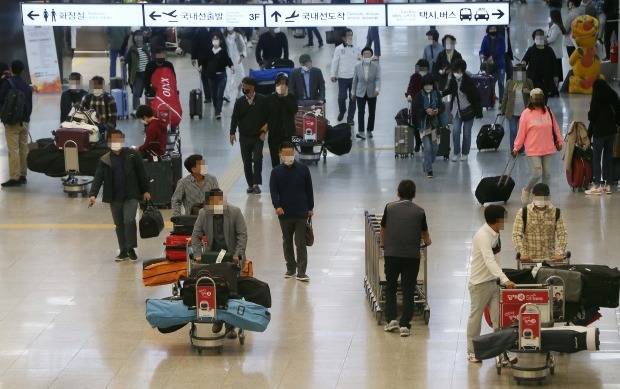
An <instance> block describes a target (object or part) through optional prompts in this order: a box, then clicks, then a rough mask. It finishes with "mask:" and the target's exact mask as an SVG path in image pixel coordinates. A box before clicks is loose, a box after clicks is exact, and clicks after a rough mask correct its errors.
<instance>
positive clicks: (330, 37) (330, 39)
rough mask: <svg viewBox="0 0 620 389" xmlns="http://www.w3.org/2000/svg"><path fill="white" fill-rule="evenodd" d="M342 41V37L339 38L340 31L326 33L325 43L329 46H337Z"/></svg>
mask: <svg viewBox="0 0 620 389" xmlns="http://www.w3.org/2000/svg"><path fill="white" fill-rule="evenodd" d="M341 41H342V37H341V36H338V31H335V30H334V29H333V28H332V29H331V30H329V31H325V43H327V44H328V45H335V44H337V43H340V42H341Z"/></svg>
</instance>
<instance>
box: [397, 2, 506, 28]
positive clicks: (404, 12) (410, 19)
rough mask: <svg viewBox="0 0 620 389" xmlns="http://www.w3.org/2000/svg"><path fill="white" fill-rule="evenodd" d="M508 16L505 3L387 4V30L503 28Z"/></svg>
mask: <svg viewBox="0 0 620 389" xmlns="http://www.w3.org/2000/svg"><path fill="white" fill-rule="evenodd" d="M509 15H510V4H509V3H508V2H502V3H496V2H490V3H420V4H387V25H388V26H390V27H396V26H486V25H507V24H508V23H509V21H510V18H509Z"/></svg>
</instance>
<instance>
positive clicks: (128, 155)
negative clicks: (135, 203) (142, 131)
mask: <svg viewBox="0 0 620 389" xmlns="http://www.w3.org/2000/svg"><path fill="white" fill-rule="evenodd" d="M110 153H111V151H110ZM110 153H107V154H105V155H104V156H103V157H101V159H100V160H99V165H97V171H96V172H95V178H94V179H93V183H92V185H91V187H90V193H89V194H88V196H89V197H90V196H95V197H97V195H98V194H99V190H100V189H101V185H103V196H102V199H101V201H103V202H104V203H111V202H112V201H114V178H113V173H112V161H111V157H110ZM121 154H122V156H123V166H124V168H125V184H126V188H125V193H126V194H127V199H133V200H142V196H143V195H144V193H145V192H149V191H150V190H151V189H150V185H149V179H148V177H147V175H146V170H145V168H144V161H143V160H142V156H141V155H140V152H139V151H137V150H134V149H131V148H127V147H125V148H123V149H122V151H121Z"/></svg>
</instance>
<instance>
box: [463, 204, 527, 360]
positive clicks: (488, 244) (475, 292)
mask: <svg viewBox="0 0 620 389" xmlns="http://www.w3.org/2000/svg"><path fill="white" fill-rule="evenodd" d="M484 220H485V221H486V223H485V224H484V225H483V226H482V227H480V229H479V230H478V232H476V235H474V239H473V242H472V247H471V266H470V273H469V284H468V289H469V296H470V298H471V311H470V313H469V319H468V320H467V360H468V361H469V362H474V363H479V362H480V360H479V359H477V358H476V356H475V354H474V345H473V339H474V338H475V337H476V336H479V335H480V329H481V326H482V315H483V314H484V309H485V308H486V307H489V310H490V312H491V318H492V320H493V327H494V328H495V327H496V326H497V324H498V323H497V318H498V317H499V312H498V309H499V288H498V287H497V279H498V278H499V280H500V283H501V285H503V286H504V287H506V288H509V289H512V288H515V287H516V285H515V283H514V282H512V281H510V280H509V279H508V277H506V275H505V274H504V272H502V269H501V268H500V266H499V263H498V258H497V254H499V252H500V251H501V249H502V242H501V240H500V236H499V232H500V231H501V230H503V229H504V222H505V220H506V209H505V208H504V207H502V206H501V205H489V206H488V207H486V208H485V210H484ZM511 362H512V363H516V361H515V360H514V359H512V358H511Z"/></svg>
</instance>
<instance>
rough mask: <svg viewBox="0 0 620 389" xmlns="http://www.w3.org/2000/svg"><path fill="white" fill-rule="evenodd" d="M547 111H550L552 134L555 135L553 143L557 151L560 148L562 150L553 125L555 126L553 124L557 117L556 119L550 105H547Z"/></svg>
mask: <svg viewBox="0 0 620 389" xmlns="http://www.w3.org/2000/svg"><path fill="white" fill-rule="evenodd" d="M547 111H549V116H551V134H552V135H553V144H554V146H555V149H556V150H557V151H560V150H562V146H560V145H559V144H558V136H557V135H555V131H554V130H553V127H554V126H553V124H554V123H555V119H554V117H553V114H552V113H551V110H550V109H549V107H547Z"/></svg>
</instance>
